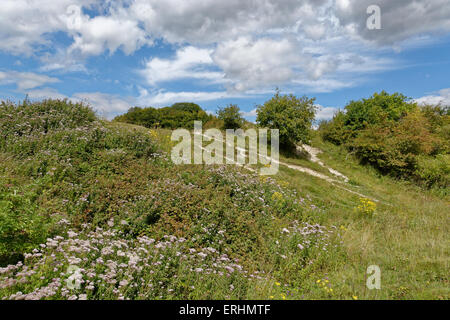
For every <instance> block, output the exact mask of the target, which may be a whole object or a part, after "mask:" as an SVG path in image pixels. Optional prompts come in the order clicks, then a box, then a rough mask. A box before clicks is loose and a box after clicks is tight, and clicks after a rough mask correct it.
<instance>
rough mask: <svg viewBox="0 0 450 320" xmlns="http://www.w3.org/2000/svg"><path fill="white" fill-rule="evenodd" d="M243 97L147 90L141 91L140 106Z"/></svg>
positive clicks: (227, 94) (228, 94) (226, 93)
mask: <svg viewBox="0 0 450 320" xmlns="http://www.w3.org/2000/svg"><path fill="white" fill-rule="evenodd" d="M239 97H243V96H242V95H239V94H230V93H229V92H226V91H211V92H208V91H199V92H188V91H181V92H170V91H163V90H160V91H158V92H149V91H148V90H146V89H141V90H140V95H139V98H138V99H137V101H138V104H140V105H146V106H156V107H159V106H166V105H168V104H172V103H174V102H179V101H198V102H201V101H211V100H218V99H224V98H239Z"/></svg>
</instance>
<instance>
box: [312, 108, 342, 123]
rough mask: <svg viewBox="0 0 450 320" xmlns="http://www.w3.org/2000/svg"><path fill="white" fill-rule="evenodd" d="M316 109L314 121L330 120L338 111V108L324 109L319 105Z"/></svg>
mask: <svg viewBox="0 0 450 320" xmlns="http://www.w3.org/2000/svg"><path fill="white" fill-rule="evenodd" d="M316 106H317V107H318V109H317V113H316V120H318V121H321V120H330V119H332V118H333V116H334V115H335V114H336V112H338V111H339V108H334V107H324V106H321V105H316Z"/></svg>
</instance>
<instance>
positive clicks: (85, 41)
mask: <svg viewBox="0 0 450 320" xmlns="http://www.w3.org/2000/svg"><path fill="white" fill-rule="evenodd" d="M79 10H80V11H77V10H74V13H73V14H72V15H70V16H69V17H68V21H70V19H74V22H72V25H70V28H69V32H70V33H71V34H73V38H74V43H73V44H72V45H71V46H70V48H69V52H71V51H79V52H80V53H81V54H83V55H99V54H101V53H102V52H104V51H105V50H108V51H109V52H110V54H112V53H114V52H115V51H116V50H117V49H119V48H121V49H122V50H123V52H124V53H125V54H127V55H129V54H132V53H133V52H134V51H136V50H137V49H139V48H140V47H142V46H143V45H146V44H151V43H152V40H151V39H150V37H149V36H148V35H147V34H146V32H145V31H144V30H142V29H141V28H140V27H139V21H137V20H133V19H128V18H126V17H124V16H123V15H120V14H117V13H115V12H114V11H113V12H111V15H109V16H97V17H94V18H90V17H89V16H87V15H83V14H81V9H79ZM69 23H70V22H69Z"/></svg>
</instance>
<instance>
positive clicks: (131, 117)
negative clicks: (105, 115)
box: [114, 102, 212, 129]
mask: <svg viewBox="0 0 450 320" xmlns="http://www.w3.org/2000/svg"><path fill="white" fill-rule="evenodd" d="M211 119H212V116H210V115H208V114H207V113H206V112H205V111H203V110H202V109H201V108H200V106H198V105H197V104H195V103H187V102H183V103H175V104H174V105H172V106H171V107H164V108H160V109H156V108H151V107H149V108H139V107H134V108H131V109H130V110H128V112H127V113H125V114H123V115H121V116H118V117H116V118H115V119H114V120H115V121H119V122H126V123H131V124H137V125H141V126H144V127H147V128H167V129H176V128H187V129H192V128H193V127H194V121H197V120H198V121H202V122H204V123H206V122H208V121H210V120H211Z"/></svg>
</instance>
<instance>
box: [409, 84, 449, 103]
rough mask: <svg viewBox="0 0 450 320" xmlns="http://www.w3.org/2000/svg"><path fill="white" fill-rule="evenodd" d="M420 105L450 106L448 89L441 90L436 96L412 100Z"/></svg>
mask: <svg viewBox="0 0 450 320" xmlns="http://www.w3.org/2000/svg"><path fill="white" fill-rule="evenodd" d="M414 101H415V102H417V103H418V104H420V105H426V104H429V105H439V104H440V105H442V106H450V88H448V89H442V90H440V91H439V92H438V95H429V96H424V97H421V98H418V99H415V100H414Z"/></svg>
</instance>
